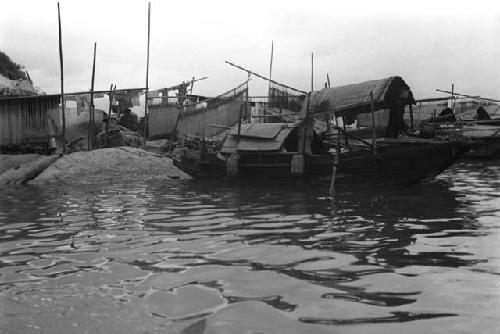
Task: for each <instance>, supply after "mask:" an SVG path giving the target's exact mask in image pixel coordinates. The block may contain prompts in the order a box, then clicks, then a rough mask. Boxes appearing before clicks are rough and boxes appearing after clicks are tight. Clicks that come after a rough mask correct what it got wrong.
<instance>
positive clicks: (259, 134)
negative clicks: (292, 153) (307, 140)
mask: <svg viewBox="0 0 500 334" xmlns="http://www.w3.org/2000/svg"><path fill="white" fill-rule="evenodd" d="M243 129H244V130H243ZM292 130H293V127H288V125H287V124H281V123H254V124H242V126H241V134H243V132H244V131H245V133H246V136H243V135H241V137H238V128H233V129H232V130H231V131H230V132H229V134H228V135H227V136H226V138H225V140H224V143H223V144H222V148H221V150H220V151H221V152H222V153H232V152H236V151H252V152H255V151H261V152H269V151H279V150H281V147H282V146H283V143H284V142H285V139H286V138H287V137H288V135H289V134H290V132H291V131H292Z"/></svg>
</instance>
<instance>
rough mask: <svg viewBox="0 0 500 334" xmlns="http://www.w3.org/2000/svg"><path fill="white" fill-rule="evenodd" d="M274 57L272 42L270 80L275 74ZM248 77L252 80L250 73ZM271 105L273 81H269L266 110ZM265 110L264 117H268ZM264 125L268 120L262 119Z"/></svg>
mask: <svg viewBox="0 0 500 334" xmlns="http://www.w3.org/2000/svg"><path fill="white" fill-rule="evenodd" d="M273 57H274V41H271V59H270V61H269V79H271V78H272V73H273ZM248 77H249V78H250V73H249V74H248ZM270 104H271V81H269V87H268V89H267V105H266V109H268V108H269V107H270ZM266 109H264V115H263V116H266V115H267V110H266ZM262 121H263V123H265V121H266V118H263V119H262Z"/></svg>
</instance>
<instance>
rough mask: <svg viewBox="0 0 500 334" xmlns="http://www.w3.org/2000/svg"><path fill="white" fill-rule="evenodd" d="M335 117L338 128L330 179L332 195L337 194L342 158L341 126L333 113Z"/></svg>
mask: <svg viewBox="0 0 500 334" xmlns="http://www.w3.org/2000/svg"><path fill="white" fill-rule="evenodd" d="M333 117H334V118H335V127H336V128H337V148H336V149H335V151H336V152H335V156H334V157H333V166H332V177H331V179H330V196H332V197H333V196H335V181H336V179H337V165H338V163H339V160H340V150H341V148H340V127H339V121H338V119H337V116H335V114H333Z"/></svg>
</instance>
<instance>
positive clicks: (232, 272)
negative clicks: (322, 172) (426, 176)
mask: <svg viewBox="0 0 500 334" xmlns="http://www.w3.org/2000/svg"><path fill="white" fill-rule="evenodd" d="M116 180H120V178H119V177H118V176H117V177H116V179H115V181H114V183H113V184H110V182H109V181H108V182H104V180H103V182H102V184H99V185H91V186H88V185H86V186H71V187H70V186H51V187H35V186H28V187H16V188H10V189H3V190H0V332H2V333H183V334H187V333H190V334H192V333H195V334H196V333H305V332H307V333H444V332H447V333H471V332H474V333H481V332H483V333H494V332H498V331H499V330H500V318H499V316H498V314H500V246H499V245H500V243H499V242H500V161H498V160H497V161H491V162H488V163H474V164H469V163H461V164H458V165H456V166H455V167H454V168H453V169H452V170H450V171H448V172H446V173H445V174H444V175H442V176H441V177H440V178H439V179H438V180H437V181H435V182H432V183H428V184H422V185H418V186H414V187H404V188H403V187H392V188H388V187H382V186H376V187H373V186H372V187H369V186H365V187H360V186H357V187H354V188H351V187H347V186H341V187H340V188H339V195H338V196H337V198H335V200H331V199H329V198H327V197H325V193H326V192H327V190H328V185H327V184H326V183H320V182H317V183H316V184H310V183H294V184H288V185H287V184H286V183H271V182H267V183H265V184H260V185H256V184H249V183H237V184H234V183H232V184H231V183H229V182H215V181H213V182H200V181H193V180H191V181H176V180H172V181H169V182H166V183H158V182H148V181H140V182H131V183H127V184H125V181H123V180H122V181H120V182H123V183H124V184H120V183H117V182H116ZM106 184H110V185H106Z"/></svg>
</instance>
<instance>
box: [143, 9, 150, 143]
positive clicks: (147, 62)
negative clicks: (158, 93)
mask: <svg viewBox="0 0 500 334" xmlns="http://www.w3.org/2000/svg"><path fill="white" fill-rule="evenodd" d="M150 35H151V2H148V48H147V56H146V94H145V95H144V96H145V99H144V134H143V138H144V143H143V144H144V145H146V138H147V132H148V103H149V97H148V95H149V94H148V93H149V41H150Z"/></svg>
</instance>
